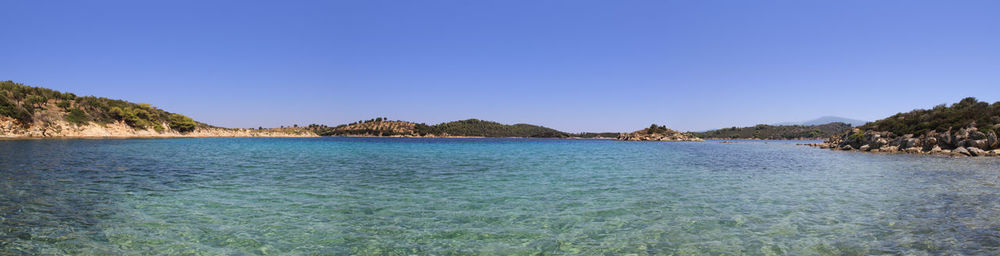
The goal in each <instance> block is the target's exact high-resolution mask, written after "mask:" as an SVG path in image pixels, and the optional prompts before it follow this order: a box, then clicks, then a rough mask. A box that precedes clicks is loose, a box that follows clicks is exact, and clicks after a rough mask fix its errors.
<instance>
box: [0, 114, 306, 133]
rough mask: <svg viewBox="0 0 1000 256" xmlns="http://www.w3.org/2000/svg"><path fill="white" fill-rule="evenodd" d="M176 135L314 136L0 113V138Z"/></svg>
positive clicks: (276, 130)
mask: <svg viewBox="0 0 1000 256" xmlns="http://www.w3.org/2000/svg"><path fill="white" fill-rule="evenodd" d="M179 137H317V135H316V134H315V133H313V132H310V131H307V130H304V129H293V128H284V129H282V128H278V129H239V128H236V129H234V128H221V127H210V126H199V127H196V128H195V129H194V131H190V132H183V133H182V132H178V131H175V130H172V129H164V130H162V131H156V130H153V129H134V128H132V127H130V126H128V125H127V124H125V123H124V122H121V121H118V122H114V123H108V124H97V123H93V122H90V123H87V124H84V125H75V124H70V123H69V122H66V121H61V120H59V121H51V122H47V123H35V124H32V125H30V126H28V127H24V126H22V125H20V124H19V123H17V122H16V121H15V120H13V119H12V118H9V117H5V116H0V138H2V139H29V138H179Z"/></svg>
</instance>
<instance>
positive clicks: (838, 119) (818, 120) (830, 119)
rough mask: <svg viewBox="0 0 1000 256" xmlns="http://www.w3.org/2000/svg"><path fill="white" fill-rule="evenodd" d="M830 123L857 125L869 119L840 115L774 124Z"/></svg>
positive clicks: (863, 123)
mask: <svg viewBox="0 0 1000 256" xmlns="http://www.w3.org/2000/svg"><path fill="white" fill-rule="evenodd" d="M829 123H845V124H850V125H851V126H855V127H857V126H862V125H865V124H866V123H868V121H865V120H857V119H850V118H844V117H839V116H824V117H820V118H816V119H813V120H809V121H804V122H783V123H776V124H774V125H822V124H829Z"/></svg>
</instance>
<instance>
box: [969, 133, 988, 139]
mask: <svg viewBox="0 0 1000 256" xmlns="http://www.w3.org/2000/svg"><path fill="white" fill-rule="evenodd" d="M969 139H972V140H985V139H986V134H985V133H983V132H980V131H970V132H969Z"/></svg>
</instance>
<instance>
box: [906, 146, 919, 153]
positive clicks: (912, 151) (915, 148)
mask: <svg viewBox="0 0 1000 256" xmlns="http://www.w3.org/2000/svg"><path fill="white" fill-rule="evenodd" d="M903 152H906V153H910V154H919V153H920V148H918V147H911V148H906V149H903Z"/></svg>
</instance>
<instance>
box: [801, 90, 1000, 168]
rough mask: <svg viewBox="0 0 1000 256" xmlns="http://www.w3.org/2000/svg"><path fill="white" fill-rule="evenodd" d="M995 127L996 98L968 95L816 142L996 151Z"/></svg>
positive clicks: (999, 114)
mask: <svg viewBox="0 0 1000 256" xmlns="http://www.w3.org/2000/svg"><path fill="white" fill-rule="evenodd" d="M997 130H1000V102H995V103H993V104H990V103H988V102H981V101H979V100H976V98H972V97H969V98H965V99H962V101H960V102H958V103H955V104H952V105H951V106H948V105H944V104H942V105H938V106H935V107H934V108H932V109H917V110H913V111H910V112H906V113H898V114H895V115H893V116H890V117H888V118H885V119H881V120H878V121H875V122H871V123H868V124H866V125H863V126H861V127H858V128H857V129H854V130H852V131H849V132H847V133H844V134H842V135H839V136H834V137H832V138H830V139H829V140H827V142H826V143H824V144H821V145H819V146H821V147H830V148H837V149H843V150H863V151H875V152H897V151H904V152H909V153H940V154H951V155H970V156H980V155H998V154H1000V150H996V149H1000V140H998V139H997V135H996V132H997ZM991 149H993V151H992V152H987V150H991Z"/></svg>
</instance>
